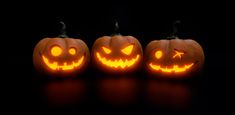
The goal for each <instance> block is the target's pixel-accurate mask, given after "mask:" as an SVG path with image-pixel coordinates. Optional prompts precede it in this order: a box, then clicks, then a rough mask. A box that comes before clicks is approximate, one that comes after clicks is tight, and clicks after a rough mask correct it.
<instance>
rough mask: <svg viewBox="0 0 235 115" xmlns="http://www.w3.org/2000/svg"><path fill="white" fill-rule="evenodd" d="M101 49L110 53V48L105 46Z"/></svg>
mask: <svg viewBox="0 0 235 115" xmlns="http://www.w3.org/2000/svg"><path fill="white" fill-rule="evenodd" d="M102 49H103V50H104V52H105V53H106V54H110V53H111V50H110V49H108V48H106V47H102Z"/></svg>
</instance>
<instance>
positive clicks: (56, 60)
mask: <svg viewBox="0 0 235 115" xmlns="http://www.w3.org/2000/svg"><path fill="white" fill-rule="evenodd" d="M62 24H63V30H64V29H65V25H64V23H62ZM89 59H90V54H89V49H88V47H87V45H86V44H85V42H83V41H82V40H80V39H74V38H69V37H68V36H67V35H66V34H65V31H64V32H63V33H62V35H60V36H59V37H56V38H44V39H42V40H41V41H40V42H39V43H38V44H37V45H36V46H35V49H34V52H33V62H34V66H35V68H36V69H37V70H39V71H41V72H43V73H45V74H48V75H55V76H60V75H62V76H69V75H74V74H76V73H79V72H81V71H82V70H84V68H85V67H86V65H87V63H88V62H89Z"/></svg>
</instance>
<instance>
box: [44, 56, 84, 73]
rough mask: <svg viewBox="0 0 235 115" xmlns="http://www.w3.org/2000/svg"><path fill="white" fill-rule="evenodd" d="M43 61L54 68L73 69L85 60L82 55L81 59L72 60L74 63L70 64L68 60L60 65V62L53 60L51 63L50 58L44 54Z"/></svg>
mask: <svg viewBox="0 0 235 115" xmlns="http://www.w3.org/2000/svg"><path fill="white" fill-rule="evenodd" d="M42 59H43V62H44V63H45V64H46V65H47V66H48V67H49V68H50V69H52V70H72V69H74V68H76V67H79V66H80V65H81V64H82V62H83V60H84V56H82V57H81V58H80V59H78V61H77V62H74V61H73V62H72V64H70V65H68V64H67V62H64V64H63V65H59V64H58V62H53V63H50V62H49V59H47V58H46V57H45V56H42Z"/></svg>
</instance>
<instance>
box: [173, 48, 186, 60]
mask: <svg viewBox="0 0 235 115" xmlns="http://www.w3.org/2000/svg"><path fill="white" fill-rule="evenodd" d="M183 54H184V53H183V52H179V51H176V50H175V55H174V56H173V58H176V57H177V56H178V57H179V58H180V59H181V58H182V55H183Z"/></svg>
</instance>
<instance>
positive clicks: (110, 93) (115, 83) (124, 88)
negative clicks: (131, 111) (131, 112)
mask: <svg viewBox="0 0 235 115" xmlns="http://www.w3.org/2000/svg"><path fill="white" fill-rule="evenodd" d="M98 92H99V96H100V99H101V101H102V102H105V103H108V104H111V105H128V104H131V103H133V102H134V101H135V100H136V98H137V97H136V96H137V80H136V79H133V78H106V79H101V80H100V81H99V83H98Z"/></svg>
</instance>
